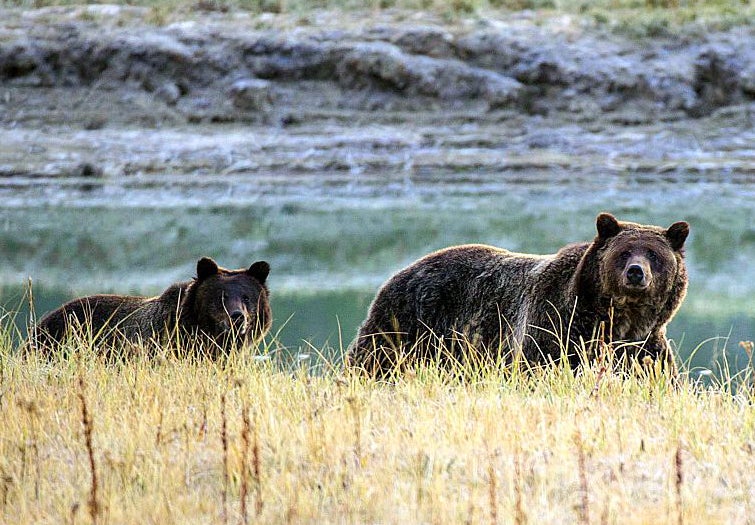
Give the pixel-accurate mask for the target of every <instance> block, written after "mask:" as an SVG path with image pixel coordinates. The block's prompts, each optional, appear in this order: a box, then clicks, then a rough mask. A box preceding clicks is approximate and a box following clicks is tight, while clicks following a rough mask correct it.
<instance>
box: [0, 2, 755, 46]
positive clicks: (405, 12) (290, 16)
mask: <svg viewBox="0 0 755 525" xmlns="http://www.w3.org/2000/svg"><path fill="white" fill-rule="evenodd" d="M94 3H96V2H89V1H85V2H82V1H80V0H0V6H4V7H21V8H25V9H35V8H40V7H56V6H80V5H82V4H94ZM107 3H109V4H115V5H123V6H138V7H145V8H148V9H149V11H148V13H147V15H146V20H147V21H148V22H151V23H154V24H157V25H163V24H167V23H170V22H173V21H176V20H179V19H184V18H186V17H187V16H188V17H192V15H197V14H199V15H202V16H205V15H207V14H209V13H212V14H220V15H222V14H226V13H249V14H252V15H259V14H274V15H283V17H282V18H281V19H280V20H278V21H274V20H273V19H271V18H267V19H266V20H265V21H260V23H261V24H262V26H261V27H264V26H266V25H269V27H271V28H272V27H283V26H286V27H288V26H291V25H292V24H293V25H320V24H323V23H325V24H332V23H333V22H334V21H336V20H338V21H339V22H338V23H340V24H342V25H343V24H346V25H349V24H350V23H353V22H354V20H351V21H349V18H352V19H353V18H354V15H356V16H357V17H358V18H364V19H370V18H372V17H374V15H375V14H377V13H381V14H387V15H388V17H389V18H393V19H395V20H396V21H401V20H404V19H406V18H407V17H413V18H415V19H416V15H417V14H418V13H425V14H427V15H430V16H432V15H437V16H440V17H441V19H443V20H445V21H446V22H454V21H458V20H461V19H463V18H464V19H466V18H470V17H471V18H473V19H474V18H476V17H479V18H482V19H487V18H500V17H506V16H508V15H509V14H511V13H517V12H522V11H527V12H531V13H532V14H531V15H530V16H532V17H533V19H534V20H536V21H537V20H541V21H545V20H547V19H548V18H550V17H552V16H554V15H556V16H557V15H562V14H567V15H575V16H577V17H578V18H582V19H583V20H584V21H586V22H587V23H588V24H592V25H595V26H599V27H607V28H609V29H611V30H615V31H617V32H620V33H626V34H628V35H630V36H634V37H640V38H642V37H658V36H668V35H671V34H675V33H676V32H678V31H679V30H680V29H682V28H686V29H691V30H692V31H693V32H695V31H720V30H727V29H729V28H731V27H734V26H740V25H752V24H753V23H754V22H755V4H754V3H753V0H317V1H314V2H312V1H308V0H197V1H186V0H128V1H123V0H116V1H113V2H107ZM344 11H345V12H346V13H349V14H350V15H352V16H351V17H348V16H347V17H346V18H343V14H344ZM328 12H331V13H333V16H321V15H325V14H327V13H328ZM80 16H81V17H82V18H86V19H97V18H98V17H101V16H104V17H105V18H108V19H110V20H111V21H112V18H113V12H112V11H111V10H105V11H98V10H84V11H81V12H80ZM123 16H124V17H125V18H124V19H123V20H122V22H123V23H127V22H128V20H130V19H131V18H132V17H133V16H134V13H129V14H125V15H123ZM417 20H419V19H417ZM386 21H387V20H386V19H383V20H381V23H384V22H386Z"/></svg>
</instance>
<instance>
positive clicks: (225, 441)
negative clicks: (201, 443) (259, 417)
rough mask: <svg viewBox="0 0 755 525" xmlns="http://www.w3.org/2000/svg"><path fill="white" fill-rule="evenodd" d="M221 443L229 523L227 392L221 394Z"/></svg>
mask: <svg viewBox="0 0 755 525" xmlns="http://www.w3.org/2000/svg"><path fill="white" fill-rule="evenodd" d="M220 421H221V423H220V443H221V445H222V447H223V498H222V500H223V506H222V513H223V523H224V524H226V525H227V524H228V487H229V485H230V474H229V472H228V418H227V417H226V397H225V392H223V393H222V394H221V396H220Z"/></svg>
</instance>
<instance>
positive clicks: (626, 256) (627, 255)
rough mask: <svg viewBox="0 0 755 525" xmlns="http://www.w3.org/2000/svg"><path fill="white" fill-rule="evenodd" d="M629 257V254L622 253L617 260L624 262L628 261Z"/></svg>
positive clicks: (626, 252)
mask: <svg viewBox="0 0 755 525" xmlns="http://www.w3.org/2000/svg"><path fill="white" fill-rule="evenodd" d="M630 255H632V254H631V253H630V252H628V251H623V252H621V255H619V259H621V260H622V261H626V260H627V259H629V256H630Z"/></svg>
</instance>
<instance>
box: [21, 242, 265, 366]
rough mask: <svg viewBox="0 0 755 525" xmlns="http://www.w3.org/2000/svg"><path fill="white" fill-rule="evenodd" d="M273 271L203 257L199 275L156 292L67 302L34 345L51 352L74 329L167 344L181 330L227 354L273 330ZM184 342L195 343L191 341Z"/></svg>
mask: <svg viewBox="0 0 755 525" xmlns="http://www.w3.org/2000/svg"><path fill="white" fill-rule="evenodd" d="M269 273H270V266H269V265H268V263H266V262H264V261H258V262H255V263H254V264H252V265H251V266H250V267H249V268H248V269H241V270H227V269H225V268H221V267H219V266H218V265H217V263H215V261H213V260H212V259H210V258H208V257H203V258H201V259H200V260H199V262H198V263H197V276H196V278H194V279H193V280H191V281H186V282H180V283H175V284H173V285H171V286H170V287H168V289H166V290H165V291H164V292H163V293H162V294H160V295H159V296H157V297H136V296H126V295H92V296H89V297H83V298H80V299H74V300H73V301H70V302H68V303H66V304H64V305H63V306H61V307H60V308H58V309H57V310H55V311H53V312H50V313H49V314H47V315H46V316H45V317H43V318H42V320H41V321H40V322H39V324H38V325H37V327H36V334H34V338H33V339H34V342H33V346H36V347H37V348H38V349H40V350H43V351H47V352H49V351H51V350H53V349H54V348H55V347H56V346H57V345H58V344H59V343H60V342H62V341H63V340H64V339H65V338H66V336H67V334H68V332H69V330H71V329H80V330H81V331H83V333H84V334H85V336H87V337H89V336H91V337H93V338H95V343H97V344H98V345H104V346H107V347H112V346H113V344H115V343H117V342H123V341H129V342H133V343H139V342H147V341H153V342H157V343H166V342H168V341H167V340H168V338H170V337H172V336H173V335H175V334H181V335H182V336H184V337H185V336H189V337H191V338H195V339H194V341H195V342H196V341H199V342H201V343H203V344H202V346H203V351H204V352H205V353H207V354H209V355H218V354H220V353H226V352H227V351H228V350H230V349H231V348H232V347H233V346H239V345H241V344H243V343H245V342H257V341H258V340H259V339H260V338H262V336H263V335H265V333H266V332H267V331H268V330H269V328H270V324H271V322H272V319H271V318H272V315H271V312H270V303H269V298H268V290H267V286H266V284H265V281H266V279H267V276H268V274H269ZM197 338H198V339H197ZM184 341H185V342H186V343H188V344H187V346H188V347H191V342H192V341H188V340H186V339H184Z"/></svg>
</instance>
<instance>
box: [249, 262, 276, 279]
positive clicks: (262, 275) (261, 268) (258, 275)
mask: <svg viewBox="0 0 755 525" xmlns="http://www.w3.org/2000/svg"><path fill="white" fill-rule="evenodd" d="M246 273H248V274H249V275H251V276H252V277H254V278H255V279H257V280H258V281H259V282H260V284H265V279H267V276H268V275H269V274H270V265H269V264H267V262H265V261H257V262H256V263H254V264H253V265H251V266H250V267H249V269H248V270H247V271H246Z"/></svg>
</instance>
